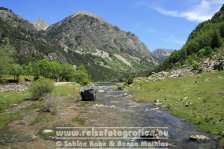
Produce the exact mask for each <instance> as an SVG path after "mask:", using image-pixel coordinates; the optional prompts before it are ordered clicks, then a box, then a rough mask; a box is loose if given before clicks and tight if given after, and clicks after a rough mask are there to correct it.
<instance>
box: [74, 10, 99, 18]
mask: <svg viewBox="0 0 224 149" xmlns="http://www.w3.org/2000/svg"><path fill="white" fill-rule="evenodd" d="M78 15H85V16H91V17H94V18H99V17H98V16H97V15H95V14H93V13H90V12H87V11H83V10H82V11H78V12H76V13H75V14H73V15H72V16H78Z"/></svg>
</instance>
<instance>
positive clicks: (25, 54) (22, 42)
mask: <svg viewBox="0 0 224 149" xmlns="http://www.w3.org/2000/svg"><path fill="white" fill-rule="evenodd" d="M7 43H9V44H11V45H12V46H14V47H15V49H16V55H15V60H16V62H17V63H20V64H27V63H29V62H33V61H36V60H39V59H43V58H48V59H51V60H53V59H56V60H59V61H61V62H66V61H67V60H66V58H65V57H64V56H63V54H62V53H63V50H60V49H61V47H59V46H57V44H55V43H54V42H53V41H51V40H50V39H48V38H47V37H46V36H45V35H44V34H43V33H41V32H38V31H37V30H36V29H35V27H34V26H33V24H31V23H29V22H28V21H27V20H25V19H23V18H21V17H20V16H18V15H16V14H15V13H13V12H12V11H11V10H9V9H7V8H3V7H1V8H0V45H2V44H7Z"/></svg>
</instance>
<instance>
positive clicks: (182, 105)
mask: <svg viewBox="0 0 224 149" xmlns="http://www.w3.org/2000/svg"><path fill="white" fill-rule="evenodd" d="M129 89H130V90H134V91H135V95H134V98H135V99H136V100H138V101H139V102H150V103H154V102H155V100H159V103H161V104H160V105H159V106H160V107H164V108H166V109H169V110H170V111H171V112H172V114H174V115H176V116H179V117H182V118H184V119H187V120H189V121H191V122H193V123H194V124H196V125H197V126H199V127H200V128H202V129H204V130H206V131H208V132H210V133H213V134H216V135H218V136H219V137H220V140H221V142H222V143H223V145H224V107H223V106H224V71H222V72H215V73H202V74H198V75H195V76H186V77H182V78H177V79H167V80H164V81H150V82H148V81H147V78H137V79H136V80H135V82H134V85H133V87H130V88H129Z"/></svg>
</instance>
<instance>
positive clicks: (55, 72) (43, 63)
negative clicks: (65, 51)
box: [0, 44, 90, 84]
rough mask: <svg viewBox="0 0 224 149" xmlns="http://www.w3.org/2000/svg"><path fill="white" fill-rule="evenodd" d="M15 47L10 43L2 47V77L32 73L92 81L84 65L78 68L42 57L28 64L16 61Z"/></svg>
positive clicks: (0, 54)
mask: <svg viewBox="0 0 224 149" xmlns="http://www.w3.org/2000/svg"><path fill="white" fill-rule="evenodd" d="M14 53H15V50H14V48H13V47H12V46H11V45H10V44H6V45H2V46H1V47H0V64H1V65H0V77H2V76H3V75H12V76H13V77H14V80H19V78H20V76H21V75H32V76H34V78H35V79H38V78H39V77H40V76H43V77H45V78H50V79H53V80H55V81H72V82H77V83H80V84H87V83H88V82H89V81H90V78H89V75H88V73H87V70H86V69H85V67H84V66H83V65H80V66H79V67H78V68H76V67H75V66H73V65H71V64H61V63H59V62H58V61H49V60H47V59H42V60H39V61H36V62H29V63H28V64H27V65H20V64H17V63H14V59H13V55H14Z"/></svg>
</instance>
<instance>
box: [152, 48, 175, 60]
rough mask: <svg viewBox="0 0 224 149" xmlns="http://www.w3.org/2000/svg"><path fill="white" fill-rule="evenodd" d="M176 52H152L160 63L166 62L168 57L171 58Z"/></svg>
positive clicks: (166, 50)
mask: <svg viewBox="0 0 224 149" xmlns="http://www.w3.org/2000/svg"><path fill="white" fill-rule="evenodd" d="M174 51H175V50H172V49H156V50H154V51H153V52H152V54H153V56H154V57H155V58H156V59H157V60H158V61H159V62H162V61H164V60H165V59H166V58H167V57H168V56H170V55H171V54H172V53H173V52H174Z"/></svg>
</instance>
